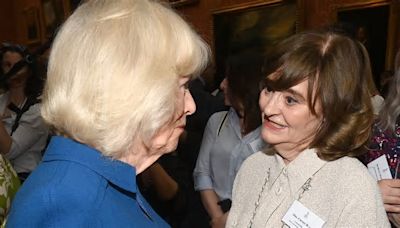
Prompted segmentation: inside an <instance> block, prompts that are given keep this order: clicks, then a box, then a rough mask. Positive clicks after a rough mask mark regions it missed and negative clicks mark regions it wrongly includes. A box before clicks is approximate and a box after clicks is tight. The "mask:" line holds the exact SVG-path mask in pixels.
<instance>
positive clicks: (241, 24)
mask: <svg viewBox="0 0 400 228" xmlns="http://www.w3.org/2000/svg"><path fill="white" fill-rule="evenodd" d="M297 10H298V9H297V4H296V1H284V2H282V3H279V4H273V5H271V4H269V5H264V6H258V7H251V8H248V9H244V10H235V11H229V12H223V13H217V14H214V37H215V54H216V56H215V59H216V68H217V69H216V70H217V75H216V80H217V83H218V81H221V80H222V79H223V78H224V65H225V64H224V63H225V61H226V59H227V58H228V57H229V56H231V55H242V54H243V56H248V55H257V56H259V57H263V56H265V55H266V53H268V51H269V49H270V48H271V47H273V46H274V45H275V44H276V43H277V42H279V41H281V40H283V39H285V38H287V37H289V36H291V35H292V34H294V33H296V22H297V21H298V18H297Z"/></svg>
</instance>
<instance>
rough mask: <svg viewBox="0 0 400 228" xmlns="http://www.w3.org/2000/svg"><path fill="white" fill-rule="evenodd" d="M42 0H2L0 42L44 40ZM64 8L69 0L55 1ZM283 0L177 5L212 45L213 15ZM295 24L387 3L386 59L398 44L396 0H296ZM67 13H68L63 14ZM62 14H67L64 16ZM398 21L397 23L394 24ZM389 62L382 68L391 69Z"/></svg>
mask: <svg viewBox="0 0 400 228" xmlns="http://www.w3.org/2000/svg"><path fill="white" fill-rule="evenodd" d="M42 1H43V0H2V1H0V41H6V40H7V41H13V42H18V43H22V44H27V45H29V46H32V47H34V46H35V45H40V43H43V42H45V41H46V39H47V38H46V36H45V31H44V29H43V27H44V18H43V9H42V5H41V2H42ZM58 1H59V2H63V4H64V5H65V7H66V8H68V4H67V2H69V0H58ZM282 1H283V0H198V1H197V2H195V3H193V4H188V5H183V6H181V7H178V8H177V11H178V12H179V13H181V14H182V15H183V16H184V17H185V18H186V19H187V20H188V21H189V22H190V23H191V24H192V25H193V27H194V28H195V29H196V30H197V31H198V32H199V33H200V34H201V35H202V36H203V38H204V39H205V40H206V41H207V42H208V43H209V44H210V46H211V47H213V46H214V44H213V42H214V38H213V14H216V13H218V12H224V11H232V10H240V9H246V8H248V7H253V6H259V5H268V4H279V3H280V2H282ZM297 4H298V7H299V9H300V11H299V12H300V13H299V20H300V21H299V24H300V25H301V29H313V28H318V27H323V26H326V25H329V24H332V23H334V22H335V21H336V17H337V12H338V11H339V10H343V9H351V8H367V7H374V6H379V5H390V9H391V19H390V23H389V27H390V31H389V32H388V34H389V35H388V45H389V47H390V49H392V50H388V51H387V55H386V58H387V59H393V58H394V54H395V50H397V48H399V47H400V39H399V37H400V36H399V33H400V28H399V26H400V17H399V14H400V13H399V11H400V7H399V5H400V0H297ZM32 7H34V8H36V9H37V10H38V13H39V16H40V18H39V19H40V20H39V26H40V40H39V41H33V43H32V40H29V39H27V32H26V31H27V29H26V26H27V25H26V21H25V20H26V19H25V18H24V11H25V10H26V9H28V8H32ZM67 14H68V13H67ZM67 14H66V15H65V16H68V15H67ZM397 21H399V23H395V22H397ZM390 62H391V61H389V62H388V63H387V64H386V65H387V66H386V68H391V66H392V63H390Z"/></svg>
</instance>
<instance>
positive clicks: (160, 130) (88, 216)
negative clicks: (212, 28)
mask: <svg viewBox="0 0 400 228" xmlns="http://www.w3.org/2000/svg"><path fill="white" fill-rule="evenodd" d="M209 52H210V51H209V48H208V46H207V45H206V43H205V42H204V41H203V40H202V39H201V38H200V37H199V36H198V35H197V34H196V33H195V32H194V31H193V29H192V28H191V27H190V26H189V25H188V24H187V23H186V22H185V21H184V20H183V19H182V18H181V17H180V16H179V15H177V14H176V13H175V12H174V11H173V10H172V9H170V8H169V7H168V6H167V5H166V4H162V3H159V2H158V1H152V0H135V1H131V0H114V1H104V0H92V1H84V2H83V3H82V4H81V5H80V6H79V7H78V8H77V9H76V10H75V11H74V13H73V14H72V15H71V16H70V17H69V18H68V19H67V21H66V22H65V24H64V25H63V26H62V28H61V29H60V30H59V32H58V34H57V36H56V38H55V40H54V43H53V45H52V49H51V54H50V59H49V65H48V75H47V81H46V85H45V89H44V93H43V101H42V109H41V113H42V115H43V118H44V120H45V121H46V122H47V123H48V124H49V125H50V126H51V127H52V129H54V132H55V134H56V136H54V137H52V139H51V141H50V143H49V145H48V147H47V150H46V152H45V155H44V157H43V162H42V163H41V164H40V165H39V166H38V167H37V168H36V170H35V171H34V172H33V173H32V174H31V175H30V176H29V178H28V179H27V180H26V181H25V183H24V185H23V186H22V187H21V188H20V190H19V191H18V192H17V195H16V197H15V199H14V201H13V203H12V206H11V211H10V213H9V217H8V221H7V224H6V226H8V227H168V226H169V225H168V224H167V223H166V222H165V221H164V220H162V219H161V218H160V217H159V216H158V215H157V214H156V213H155V212H154V210H153V209H152V208H151V207H150V206H149V205H148V203H147V202H146V200H145V199H144V198H143V196H142V195H141V193H140V191H139V190H138V186H137V182H136V175H137V174H140V173H142V172H143V171H144V170H145V169H147V168H148V167H149V166H150V165H151V164H153V163H154V162H155V161H156V160H157V159H158V158H159V157H160V156H162V155H163V154H166V153H169V152H171V151H173V150H174V149H175V148H176V146H177V143H178V140H179V136H180V135H181V134H182V132H183V131H184V127H185V124H186V116H188V115H191V114H192V113H193V112H194V111H195V109H196V106H195V104H194V102H193V98H192V96H191V94H190V92H189V91H188V89H187V84H188V82H189V81H190V80H191V78H192V77H195V76H196V75H198V74H199V73H200V72H201V71H202V70H203V69H204V68H205V66H206V65H207V62H208V59H209Z"/></svg>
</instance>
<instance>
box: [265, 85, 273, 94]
mask: <svg viewBox="0 0 400 228" xmlns="http://www.w3.org/2000/svg"><path fill="white" fill-rule="evenodd" d="M264 92H265V93H270V92H272V89H271V87H269V86H268V85H265V86H264Z"/></svg>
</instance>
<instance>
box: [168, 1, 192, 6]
mask: <svg viewBox="0 0 400 228" xmlns="http://www.w3.org/2000/svg"><path fill="white" fill-rule="evenodd" d="M198 1H199V0H168V2H169V4H170V5H171V6H172V7H180V6H184V5H190V4H193V3H196V2H198Z"/></svg>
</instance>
